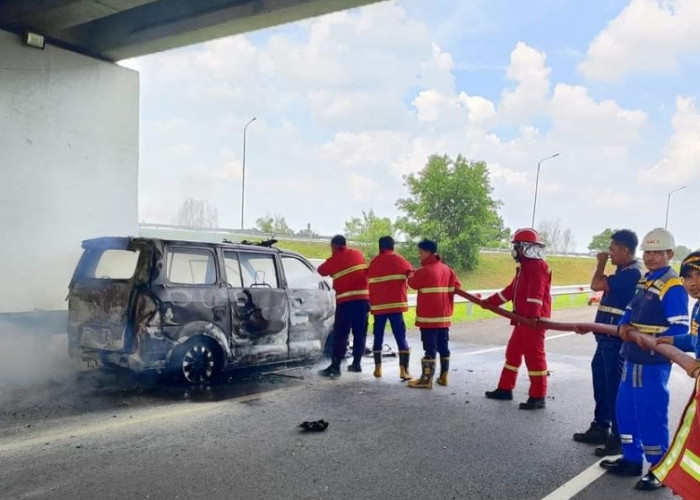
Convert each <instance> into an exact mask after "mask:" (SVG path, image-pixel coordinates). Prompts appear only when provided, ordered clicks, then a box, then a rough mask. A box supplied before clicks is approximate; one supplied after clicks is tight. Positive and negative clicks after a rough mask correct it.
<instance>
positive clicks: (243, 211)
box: [241, 117, 257, 231]
mask: <svg viewBox="0 0 700 500" xmlns="http://www.w3.org/2000/svg"><path fill="white" fill-rule="evenodd" d="M256 119H257V118H256V117H253V118H251V120H250V121H249V122H248V123H246V124H245V127H243V182H241V231H242V230H243V220H244V218H245V134H246V131H247V130H248V125H250V124H251V123H253V122H254V121H255V120H256Z"/></svg>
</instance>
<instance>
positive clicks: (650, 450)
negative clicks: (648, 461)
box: [644, 445, 661, 455]
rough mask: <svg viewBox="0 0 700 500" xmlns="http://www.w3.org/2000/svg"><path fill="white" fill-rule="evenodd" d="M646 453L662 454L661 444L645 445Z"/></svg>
mask: <svg viewBox="0 0 700 500" xmlns="http://www.w3.org/2000/svg"><path fill="white" fill-rule="evenodd" d="M644 453H646V454H647V455H661V446H660V445H655V446H644Z"/></svg>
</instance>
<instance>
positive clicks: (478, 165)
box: [396, 155, 503, 270]
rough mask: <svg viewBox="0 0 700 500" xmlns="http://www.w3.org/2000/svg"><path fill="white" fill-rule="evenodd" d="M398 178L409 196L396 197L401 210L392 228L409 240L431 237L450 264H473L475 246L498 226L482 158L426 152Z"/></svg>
mask: <svg viewBox="0 0 700 500" xmlns="http://www.w3.org/2000/svg"><path fill="white" fill-rule="evenodd" d="M404 183H405V185H406V186H407V187H408V190H409V193H410V196H409V197H408V198H403V199H400V200H398V201H397V202H396V206H397V207H398V208H399V210H401V211H402V212H403V214H404V215H403V216H402V217H400V218H399V220H398V221H397V227H398V228H399V229H400V230H402V231H403V232H404V233H406V235H407V236H408V237H409V238H411V239H419V238H430V239H435V240H436V241H437V242H438V250H439V252H440V254H441V255H442V257H444V258H445V260H446V261H447V262H448V263H449V264H450V265H452V266H454V267H456V268H458V269H460V270H469V269H474V267H476V264H477V262H478V259H479V249H480V248H481V247H482V246H484V245H485V244H486V243H487V242H489V241H492V240H498V239H499V236H500V235H501V234H502V231H503V221H502V220H501V218H500V217H499V215H498V212H497V210H498V208H499V207H500V206H501V202H500V201H497V200H494V199H493V198H492V197H491V192H492V188H491V184H490V182H489V176H488V169H487V167H486V163H484V162H475V161H467V160H466V159H465V158H464V157H463V156H461V155H458V156H457V158H455V159H454V160H453V159H452V158H450V157H449V156H447V155H443V156H439V155H432V156H430V157H429V158H428V163H427V164H426V166H425V167H424V168H423V169H422V170H421V171H420V172H418V173H417V174H411V175H408V176H405V177H404Z"/></svg>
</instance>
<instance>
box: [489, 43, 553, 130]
mask: <svg viewBox="0 0 700 500" xmlns="http://www.w3.org/2000/svg"><path fill="white" fill-rule="evenodd" d="M546 61H547V56H546V55H545V54H544V53H543V52H540V51H538V50H535V49H533V48H532V47H530V46H528V45H527V44H526V43H524V42H518V44H517V45H516V46H515V49H514V50H513V51H512V52H511V54H510V66H508V70H507V71H506V76H507V77H508V79H509V80H512V81H515V82H517V85H516V87H515V89H513V90H511V89H506V90H504V91H503V92H502V94H501V102H500V105H499V114H501V115H502V119H504V120H506V121H511V122H515V123H522V122H523V121H527V120H529V119H530V118H532V117H534V116H537V115H540V114H542V113H543V112H544V106H545V102H546V100H547V96H548V94H549V75H550V73H551V69H550V68H548V67H547V66H546V64H545V63H546Z"/></svg>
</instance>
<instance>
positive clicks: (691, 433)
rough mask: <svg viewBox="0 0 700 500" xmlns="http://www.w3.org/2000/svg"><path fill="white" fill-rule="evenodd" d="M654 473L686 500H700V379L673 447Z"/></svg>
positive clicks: (696, 381)
mask: <svg viewBox="0 0 700 500" xmlns="http://www.w3.org/2000/svg"><path fill="white" fill-rule="evenodd" d="M651 472H653V473H654V476H656V478H657V479H658V480H659V481H661V482H662V483H664V484H665V485H666V486H668V487H669V488H671V490H672V491H673V493H674V494H676V495H679V496H680V497H682V498H685V499H687V500H698V499H700V377H699V378H697V379H696V380H695V391H694V392H693V394H692V395H691V397H690V401H689V402H688V405H687V406H686V407H685V411H684V412H683V416H682V417H681V422H680V424H679V426H678V430H677V431H676V435H675V436H674V438H673V443H671V447H670V448H669V449H668V451H667V452H666V455H664V457H663V458H662V459H661V461H660V462H659V463H658V464H656V465H655V466H654V467H653V468H652V469H651Z"/></svg>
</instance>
